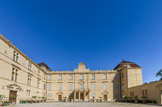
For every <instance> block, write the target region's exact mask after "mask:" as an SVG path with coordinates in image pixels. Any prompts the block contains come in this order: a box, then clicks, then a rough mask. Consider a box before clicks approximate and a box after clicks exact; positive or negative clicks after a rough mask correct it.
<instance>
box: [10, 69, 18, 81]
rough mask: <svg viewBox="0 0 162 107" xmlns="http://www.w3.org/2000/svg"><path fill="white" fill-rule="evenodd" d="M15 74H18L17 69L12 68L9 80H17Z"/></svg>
mask: <svg viewBox="0 0 162 107" xmlns="http://www.w3.org/2000/svg"><path fill="white" fill-rule="evenodd" d="M17 76H18V69H16V68H12V76H11V80H12V81H17Z"/></svg>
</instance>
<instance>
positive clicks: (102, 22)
mask: <svg viewBox="0 0 162 107" xmlns="http://www.w3.org/2000/svg"><path fill="white" fill-rule="evenodd" d="M0 33H1V34H3V35H4V36H5V37H6V38H7V39H9V40H10V41H11V42H12V43H13V44H14V45H16V46H17V47H18V48H19V49H20V50H22V51H23V52H24V53H25V54H27V55H28V56H29V57H30V58H31V59H32V60H33V61H35V62H36V63H39V62H42V61H43V62H45V63H46V64H47V65H49V67H50V68H52V70H73V69H74V68H75V67H77V66H78V63H79V62H81V61H82V62H84V63H85V64H86V66H87V67H89V68H90V69H91V70H111V69H113V68H114V67H115V66H116V65H117V64H118V63H120V62H121V61H122V60H123V59H124V60H128V61H132V62H135V63H137V64H139V65H140V66H142V67H143V80H144V82H149V81H154V80H158V79H159V78H157V77H155V74H156V73H157V72H158V70H160V69H161V68H162V0H0Z"/></svg>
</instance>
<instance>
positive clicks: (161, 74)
mask: <svg viewBox="0 0 162 107" xmlns="http://www.w3.org/2000/svg"><path fill="white" fill-rule="evenodd" d="M158 76H159V77H160V80H162V69H161V70H159V72H158V73H156V77H158Z"/></svg>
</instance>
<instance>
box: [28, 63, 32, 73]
mask: <svg viewBox="0 0 162 107" xmlns="http://www.w3.org/2000/svg"><path fill="white" fill-rule="evenodd" d="M31 68H32V64H31V62H29V63H28V70H30V71H31Z"/></svg>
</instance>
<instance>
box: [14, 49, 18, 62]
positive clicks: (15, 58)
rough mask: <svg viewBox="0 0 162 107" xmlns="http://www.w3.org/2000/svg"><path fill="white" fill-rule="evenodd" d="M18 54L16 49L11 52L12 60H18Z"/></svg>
mask: <svg viewBox="0 0 162 107" xmlns="http://www.w3.org/2000/svg"><path fill="white" fill-rule="evenodd" d="M18 55H19V54H18V52H16V51H14V52H13V61H15V62H18V58H19V57H18Z"/></svg>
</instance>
